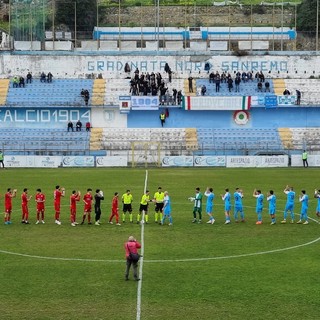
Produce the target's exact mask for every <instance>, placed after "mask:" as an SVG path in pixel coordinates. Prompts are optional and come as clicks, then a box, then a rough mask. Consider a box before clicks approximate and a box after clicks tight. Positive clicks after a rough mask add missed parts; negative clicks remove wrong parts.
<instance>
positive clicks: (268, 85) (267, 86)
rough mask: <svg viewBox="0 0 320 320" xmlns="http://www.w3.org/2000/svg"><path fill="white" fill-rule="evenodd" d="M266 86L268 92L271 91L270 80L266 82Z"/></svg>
mask: <svg viewBox="0 0 320 320" xmlns="http://www.w3.org/2000/svg"><path fill="white" fill-rule="evenodd" d="M264 86H265V89H266V92H270V82H269V81H268V80H267V81H266V82H265V83H264Z"/></svg>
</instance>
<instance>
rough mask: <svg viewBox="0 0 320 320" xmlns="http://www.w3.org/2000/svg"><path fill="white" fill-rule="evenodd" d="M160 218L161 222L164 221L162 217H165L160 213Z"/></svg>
mask: <svg viewBox="0 0 320 320" xmlns="http://www.w3.org/2000/svg"><path fill="white" fill-rule="evenodd" d="M159 216H160V220H162V217H163V214H162V212H160V213H159Z"/></svg>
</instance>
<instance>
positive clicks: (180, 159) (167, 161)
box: [161, 156, 193, 167]
mask: <svg viewBox="0 0 320 320" xmlns="http://www.w3.org/2000/svg"><path fill="white" fill-rule="evenodd" d="M161 163H162V166H163V167H193V157H192V156H168V157H163V158H162V161H161Z"/></svg>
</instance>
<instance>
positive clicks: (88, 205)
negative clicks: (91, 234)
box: [4, 185, 172, 227]
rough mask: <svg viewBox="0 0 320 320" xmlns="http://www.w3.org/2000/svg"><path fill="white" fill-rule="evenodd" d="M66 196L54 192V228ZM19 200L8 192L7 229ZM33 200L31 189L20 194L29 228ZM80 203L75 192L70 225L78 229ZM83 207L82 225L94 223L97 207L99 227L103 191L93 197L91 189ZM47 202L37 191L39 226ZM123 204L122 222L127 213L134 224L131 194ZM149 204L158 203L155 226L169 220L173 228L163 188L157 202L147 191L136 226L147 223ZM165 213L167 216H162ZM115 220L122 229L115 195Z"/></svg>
mask: <svg viewBox="0 0 320 320" xmlns="http://www.w3.org/2000/svg"><path fill="white" fill-rule="evenodd" d="M65 195H66V192H65V188H62V187H60V186H59V185H57V186H56V187H55V190H54V192H53V198H54V210H55V216H54V218H55V224H57V225H61V221H60V207H61V198H62V197H64V196H65ZM16 196H17V189H11V188H8V189H7V192H6V194H5V197H4V198H5V201H4V205H5V216H4V223H5V224H6V225H9V224H11V223H12V222H11V212H12V198H15V197H16ZM31 199H32V195H29V194H28V189H27V188H24V189H23V192H22V194H21V210H22V220H21V223H23V224H29V208H28V203H29V201H30V200H31ZM80 200H81V192H80V191H76V190H73V191H72V194H71V195H70V223H71V226H73V227H75V226H76V225H78V222H77V221H76V214H77V202H79V201H80ZM82 200H83V203H84V209H83V215H82V222H81V223H80V224H81V225H82V224H84V223H85V220H86V219H87V220H88V224H92V222H91V212H92V207H93V203H94V212H95V225H100V217H101V200H104V194H103V191H102V190H100V189H96V192H95V194H94V196H93V195H92V189H90V188H88V189H87V192H86V193H85V194H84V196H83V197H82ZM45 201H46V196H45V194H44V193H43V192H42V191H41V189H37V190H36V194H35V202H36V219H37V220H36V224H39V223H42V224H44V223H45ZM121 201H122V203H123V213H122V222H123V223H124V222H125V218H126V213H127V212H128V214H129V221H130V222H131V223H133V214H132V201H133V196H132V194H131V192H130V190H127V191H126V193H124V194H123V195H122V198H121ZM149 202H154V203H155V222H156V223H159V224H164V222H165V220H166V218H168V219H169V225H172V217H171V203H170V197H169V194H168V192H167V191H165V192H163V191H162V188H161V187H159V188H158V191H157V192H156V193H155V194H154V198H153V199H150V192H149V191H148V190H147V191H146V192H145V193H144V194H143V196H142V198H141V201H140V207H139V214H138V216H137V223H140V222H145V223H148V221H149V216H148V205H149ZM143 212H144V214H145V215H144V220H143V221H141V218H142V214H143ZM163 213H164V214H163ZM113 218H115V220H116V225H118V226H120V225H121V224H120V223H119V193H118V192H115V193H114V196H113V198H112V202H111V214H110V217H109V220H108V222H109V223H110V224H113V221H112V220H113Z"/></svg>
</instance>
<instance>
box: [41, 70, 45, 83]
mask: <svg viewBox="0 0 320 320" xmlns="http://www.w3.org/2000/svg"><path fill="white" fill-rule="evenodd" d="M40 82H46V74H45V73H44V72H43V71H42V72H41V75H40Z"/></svg>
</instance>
